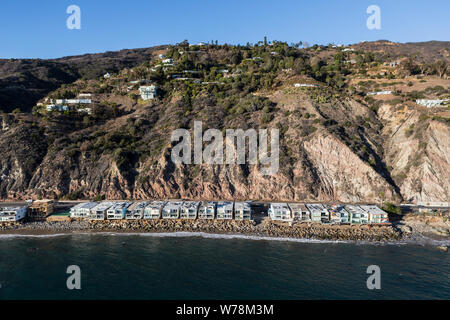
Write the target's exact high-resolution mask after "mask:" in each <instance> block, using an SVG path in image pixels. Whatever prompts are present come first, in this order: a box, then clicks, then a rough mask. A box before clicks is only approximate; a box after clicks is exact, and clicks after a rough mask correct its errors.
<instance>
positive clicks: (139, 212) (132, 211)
mask: <svg viewBox="0 0 450 320" xmlns="http://www.w3.org/2000/svg"><path fill="white" fill-rule="evenodd" d="M147 205H148V201H139V202H134V203H133V204H132V205H130V206H129V207H128V208H127V212H126V213H125V219H142V218H143V217H144V209H145V207H146V206H147Z"/></svg>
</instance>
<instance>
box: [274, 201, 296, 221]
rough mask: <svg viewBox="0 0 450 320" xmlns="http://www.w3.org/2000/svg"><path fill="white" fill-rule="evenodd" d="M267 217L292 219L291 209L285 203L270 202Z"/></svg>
mask: <svg viewBox="0 0 450 320" xmlns="http://www.w3.org/2000/svg"><path fill="white" fill-rule="evenodd" d="M269 217H270V219H272V220H274V221H292V214H291V209H289V206H288V204H287V203H271V204H270V206H269Z"/></svg>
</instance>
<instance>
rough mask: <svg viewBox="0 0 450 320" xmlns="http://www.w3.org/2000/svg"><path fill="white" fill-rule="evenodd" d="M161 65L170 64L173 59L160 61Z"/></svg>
mask: <svg viewBox="0 0 450 320" xmlns="http://www.w3.org/2000/svg"><path fill="white" fill-rule="evenodd" d="M162 63H163V64H166V65H167V64H171V63H173V59H170V58H169V59H164V60H163V61H162Z"/></svg>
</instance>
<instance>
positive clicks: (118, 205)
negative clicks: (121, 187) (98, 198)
mask: <svg viewBox="0 0 450 320" xmlns="http://www.w3.org/2000/svg"><path fill="white" fill-rule="evenodd" d="M130 205H131V202H115V203H114V204H113V205H112V206H111V207H110V208H109V209H108V210H106V218H107V219H108V220H117V219H125V214H126V213H127V208H128V207H129V206H130Z"/></svg>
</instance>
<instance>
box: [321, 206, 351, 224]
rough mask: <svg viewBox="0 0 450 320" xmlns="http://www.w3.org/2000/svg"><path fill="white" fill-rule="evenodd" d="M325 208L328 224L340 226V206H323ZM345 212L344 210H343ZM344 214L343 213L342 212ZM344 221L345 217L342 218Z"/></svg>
mask: <svg viewBox="0 0 450 320" xmlns="http://www.w3.org/2000/svg"><path fill="white" fill-rule="evenodd" d="M325 208H327V210H328V212H329V214H330V223H336V224H340V223H341V222H342V220H341V210H340V208H341V207H340V206H338V205H325ZM344 210H345V209H344ZM342 213H344V212H342ZM347 219H348V213H347ZM344 220H345V217H344Z"/></svg>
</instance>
